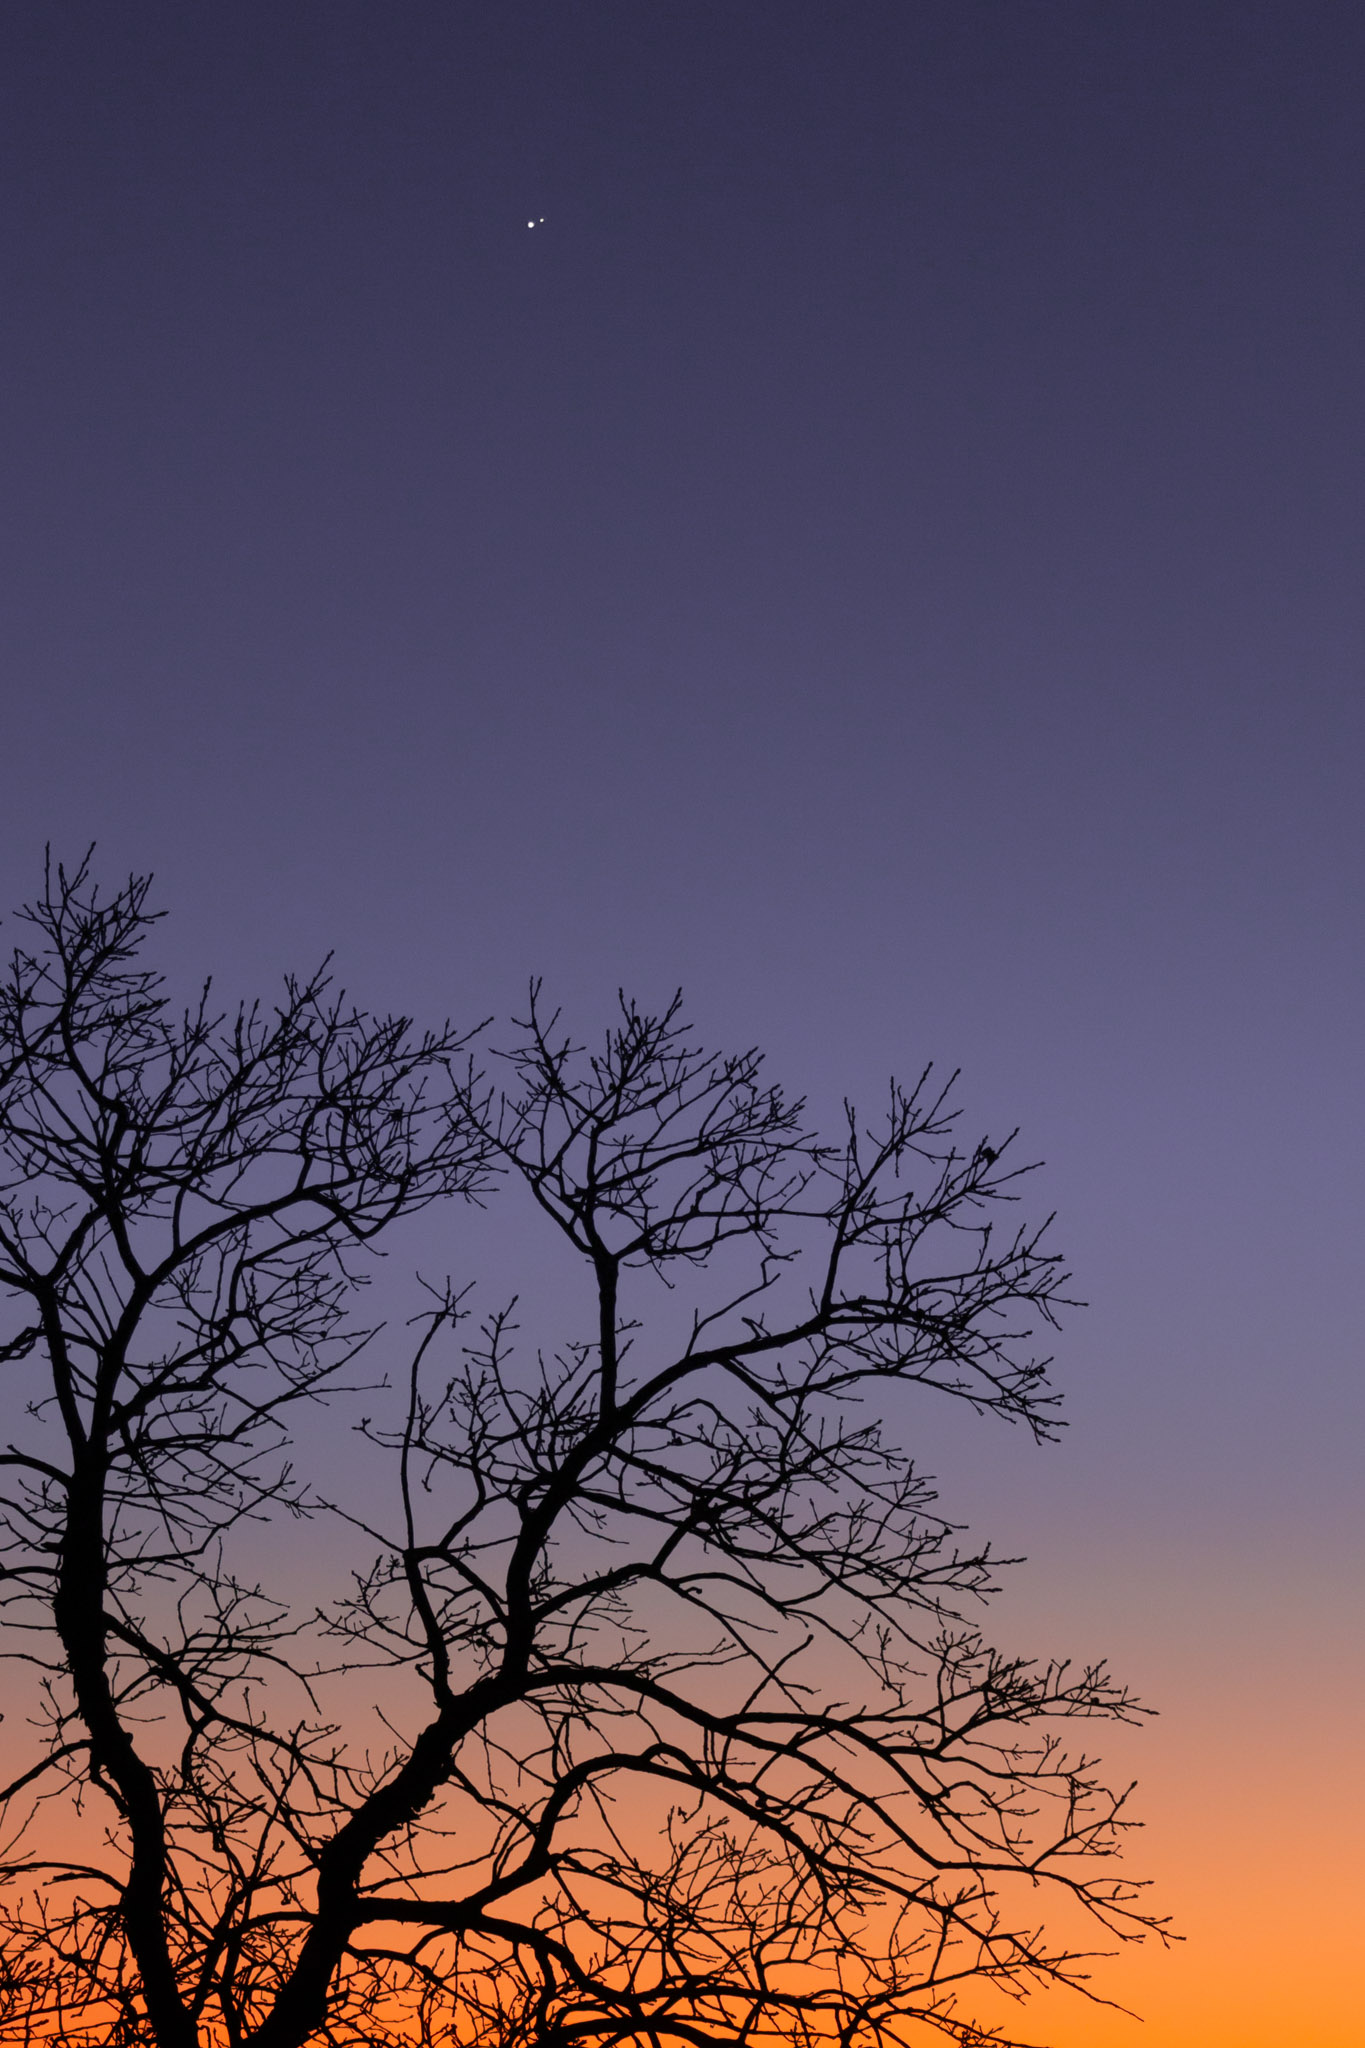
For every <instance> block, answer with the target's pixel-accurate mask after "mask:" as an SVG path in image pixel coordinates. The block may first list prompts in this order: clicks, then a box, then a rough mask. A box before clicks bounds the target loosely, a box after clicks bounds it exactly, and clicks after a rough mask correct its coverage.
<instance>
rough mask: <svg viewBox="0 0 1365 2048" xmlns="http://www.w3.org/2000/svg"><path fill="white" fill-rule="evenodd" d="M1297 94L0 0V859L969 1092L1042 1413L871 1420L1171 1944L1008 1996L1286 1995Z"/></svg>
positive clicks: (254, 936)
mask: <svg viewBox="0 0 1365 2048" xmlns="http://www.w3.org/2000/svg"><path fill="white" fill-rule="evenodd" d="M1362 107H1365V11H1362V9H1361V8H1360V7H1359V5H1347V4H1333V0H1294V4H1290V0H1274V4H1258V0H1179V4H1173V0H1140V4H1139V0H1013V4H1007V0H992V4H983V0H925V4H918V0H891V4H883V0H846V4H841V5H834V4H821V5H816V4H812V0H782V4H771V0H717V4H713V0H687V4H666V0H629V4H627V0H573V4H569V0H542V4H519V0H507V4H496V0H494V4H490V0H482V4H477V5H475V4H453V0H452V4H444V5H438V4H433V0H385V4H382V5H380V4H378V0H370V4H357V0H268V4H266V0H231V4H220V5H213V6H206V5H196V6H187V5H184V4H177V5H170V4H160V0H135V4H130V5H122V6H110V5H108V4H107V0H99V4H94V0H78V4H65V0H44V4H42V5H37V4H30V5H20V6H14V7H10V8H8V9H7V10H5V14H4V19H3V22H2V23H0V178H2V179H3V205H2V206H0V445H2V446H3V465H4V490H3V494H2V502H0V519H2V520H3V567H2V569H0V656H2V663H0V675H2V676H3V691H4V718H3V726H0V762H2V763H3V767H2V771H0V791H2V794H3V802H0V882H2V883H3V897H4V900H5V902H6V903H7V904H8V903H15V902H17V901H19V900H20V899H22V898H23V897H24V896H26V895H28V894H30V893H31V892H32V890H33V888H34V887H35V885H36V883H37V880H38V877H39V871H40V863H41V855H42V847H43V843H44V841H45V840H49V839H50V840H51V841H52V842H53V843H54V845H55V847H56V848H57V849H58V850H59V851H63V852H65V853H67V854H70V853H71V852H72V851H79V849H81V848H83V846H84V845H85V843H86V842H87V841H88V840H90V839H96V840H98V841H99V843H100V846H101V851H102V860H103V862H104V864H105V866H106V869H107V871H108V872H110V873H112V874H117V873H119V872H121V871H126V870H127V869H128V868H129V867H130V866H136V867H138V868H145V867H150V868H153V869H154V870H155V871H156V872H157V874H158V875H159V876H160V878H161V893H162V899H163V901H165V902H166V903H167V904H168V905H169V906H170V907H171V908H172V909H173V911H174V913H175V915H174V918H173V921H172V923H171V924H170V925H169V926H168V927H166V929H165V944H166V950H167V957H168V958H169V959H170V961H171V963H172V964H173V966H174V967H175V969H176V971H177V972H179V973H183V974H185V975H191V974H193V975H198V974H199V973H200V972H202V971H203V970H205V969H207V968H212V969H213V970H214V971H215V973H217V974H218V975H219V976H220V977H221V980H222V983H223V985H224V987H225V988H226V989H229V990H232V991H237V990H239V989H242V990H246V989H250V990H255V989H257V988H269V987H270V986H271V985H272V984H273V982H274V981H275V979H276V977H277V976H278V975H279V973H280V972H281V971H282V970H283V969H285V968H287V967H290V966H294V967H304V966H310V965H312V964H313V963H314V962H315V961H316V959H317V958H318V957H319V956H320V955H321V954H322V953H323V952H324V951H326V950H327V949H328V948H330V947H335V948H336V950H337V953H338V956H339V961H340V964H341V966H342V968H343V970H344V973H345V976H346V979H347V981H348V983H349V984H350V986H351V987H352V988H353V989H354V990H355V991H356V993H357V994H358V995H360V996H361V997H363V998H364V999H366V1000H368V1001H371V1002H374V1003H377V1004H381V1005H384V1006H388V1005H391V1004H401V1005H403V1006H407V1007H413V1008H415V1009H416V1010H417V1011H418V1012H419V1014H422V1013H429V1012H432V1011H439V1012H441V1013H444V1012H446V1011H447V1010H452V1011H453V1012H454V1013H455V1014H456V1015H457V1016H458V1017H461V1018H465V1019H469V1020H471V1021H472V1020H473V1019H474V1018H475V1017H477V1016H480V1015H483V1014H485V1013H486V1012H488V1011H505V1010H506V1009H507V1008H508V1006H509V1005H514V1004H515V1001H516V998H517V996H518V994H519V992H520V991H521V990H522V988H523V987H524V984H525V981H526V978H527V976H528V975H529V974H530V973H532V972H538V973H542V974H544V975H545V976H546V978H547V981H548V983H549V985H550V986H551V987H552V988H553V989H554V990H555V991H556V992H558V993H560V994H562V996H563V998H564V999H565V1001H566V1002H567V1003H568V1004H569V1006H570V1008H571V1010H572V1012H573V1014H574V1015H575V1016H576V1017H577V1018H579V1019H580V1020H582V1022H583V1023H584V1024H585V1025H588V1026H591V1025H595V1024H596V1022H597V1020H599V1019H601V1018H603V1017H604V1014H605V1010H606V1007H607V1005H608V1004H609V1003H610V1001H611V999H612V996H613V994H614V991H615V989H616V987H617V985H618V984H619V983H622V982H624V983H625V984H626V985H627V986H628V987H629V988H631V989H633V990H635V991H637V992H638V993H639V994H640V995H641V996H642V997H643V998H646V999H655V998H661V997H665V996H666V995H667V994H668V993H669V992H670V991H671V990H672V988H673V987H674V986H675V985H676V984H677V983H680V982H681V983H682V984H684V986H685V987H686V989H687V991H688V994H689V997H690V1000H691V1006H692V1009H693V1012H694V1014H695V1015H696V1016H697V1017H698V1018H699V1019H700V1020H701V1022H702V1024H703V1025H704V1026H705V1027H706V1030H707V1032H708V1034H709V1036H710V1037H711V1038H712V1039H713V1040H717V1041H720V1042H722V1043H732V1042H736V1041H742V1042H744V1043H749V1042H752V1041H758V1042H761V1043H763V1044H764V1045H766V1046H768V1047H769V1048H770V1049H771V1054H772V1059H773V1064H774V1067H775V1069H776V1071H777V1072H778V1073H779V1074H780V1075H781V1076H782V1077H783V1078H784V1079H785V1080H787V1081H788V1082H789V1083H790V1084H791V1085H792V1086H794V1087H796V1088H798V1089H805V1090H808V1091H809V1093H810V1094H811V1096H812V1097H813V1099H814V1100H815V1101H816V1102H817V1103H818V1104H819V1105H821V1107H822V1108H825V1109H828V1108H829V1107H831V1106H833V1105H837V1102H838V1099H839V1097H840V1096H841V1094H843V1093H844V1092H845V1091H846V1090H847V1091H852V1092H853V1093H855V1094H859V1095H861V1096H862V1097H863V1098H864V1099H866V1098H867V1097H868V1096H869V1095H870V1094H872V1093H874V1092H877V1091H879V1090H880V1088H881V1085H882V1081H883V1078H884V1076H885V1074H886V1073H887V1071H888V1070H890V1069H892V1068H894V1069H896V1070H897V1071H899V1072H902V1073H906V1072H910V1071H912V1070H916V1071H917V1070H918V1067H919V1066H920V1065H921V1064H922V1063H923V1062H924V1060H925V1059H927V1058H931V1057H932V1058H934V1059H937V1060H940V1061H942V1062H944V1063H945V1064H946V1065H948V1066H949V1067H951V1066H955V1065H959V1064H960V1065H961V1066H962V1067H963V1069H964V1082H963V1097H964V1100H965V1102H966V1103H967V1104H968V1105H969V1120H970V1121H971V1122H972V1123H973V1124H979V1125H980V1127H982V1128H984V1129H988V1130H991V1131H993V1132H998V1131H999V1130H1000V1129H1002V1128H1007V1127H1008V1126H1009V1125H1011V1124H1013V1123H1016V1122H1018V1123H1021V1124H1022V1125H1023V1126H1024V1131H1025V1138H1026V1143H1027V1146H1028V1149H1029V1150H1030V1152H1033V1153H1036V1154H1039V1155H1041V1156H1043V1157H1045V1158H1046V1160H1047V1162H1048V1170H1047V1174H1046V1181H1045V1184H1040V1189H1039V1199H1040V1200H1042V1201H1043V1202H1044V1203H1045V1204H1046V1205H1048V1206H1052V1205H1055V1206H1056V1207H1057V1209H1058V1211H1059V1212H1060V1219H1061V1231H1060V1234H1061V1240H1062V1242H1063V1243H1064V1244H1065V1246H1066V1247H1067V1249H1068V1251H1069V1253H1070V1255H1071V1258H1072V1262H1073V1265H1074V1269H1075V1272H1076V1275H1077V1284H1078V1289H1079V1291H1080V1292H1081V1293H1082V1294H1084V1295H1085V1296H1086V1297H1087V1298H1088V1300H1089V1302H1090V1304H1091V1306H1090V1308H1089V1310H1088V1311H1087V1312H1086V1313H1085V1314H1084V1315H1078V1316H1077V1317H1076V1318H1074V1320H1073V1322H1072V1324H1071V1326H1070V1327H1069V1328H1068V1330H1067V1332H1066V1333H1065V1337H1064V1340H1063V1343H1062V1347H1061V1354H1060V1356H1061V1365H1062V1377H1063V1381H1064V1384H1065V1385H1066V1387H1067V1389H1068V1391H1069V1402H1070V1406H1069V1412H1070V1416H1071V1421H1072V1428H1071V1429H1070V1431H1069V1432H1068V1435H1067V1439H1066V1441H1065V1443H1064V1445H1063V1446H1062V1448H1061V1449H1059V1450H1054V1451H1047V1452H1040V1451H1036V1450H1032V1449H1030V1447H1029V1446H1028V1445H1027V1444H1026V1443H1024V1442H1023V1441H1022V1440H1021V1439H1020V1438H1019V1437H1018V1435H1017V1433H1011V1432H1009V1431H1001V1430H992V1429H990V1428H989V1427H987V1426H985V1425H979V1426H976V1427H973V1428H972V1429H970V1430H961V1429H959V1428H957V1427H956V1425H953V1426H951V1427H950V1426H949V1422H948V1421H945V1422H944V1423H943V1426H942V1434H941V1438H940V1439H939V1440H935V1441H934V1442H932V1443H931V1444H930V1445H929V1454H930V1462H931V1463H936V1464H937V1466H938V1468H939V1469H940V1470H941V1472H942V1473H943V1476H944V1480H945V1495H946V1499H947V1501H948V1503H949V1505H950V1507H952V1508H953V1509H954V1510H957V1511H959V1512H960V1513H962V1514H963V1515H966V1516H970V1517H971V1518H972V1519H973V1520H974V1522H975V1523H976V1525H977V1526H978V1527H981V1528H982V1529H984V1530H985V1531H987V1532H988V1533H990V1534H991V1535H992V1536H993V1537H994V1538H996V1539H997V1541H998V1542H999V1543H1000V1545H1001V1547H1003V1548H1004V1549H1006V1550H1014V1549H1018V1550H1023V1551H1026V1552H1027V1553H1028V1555H1029V1558H1030V1560H1031V1561H1030V1564H1029V1565H1028V1567H1027V1568H1026V1569H1025V1570H1024V1572H1022V1573H1021V1574H1020V1575H1019V1576H1018V1583H1017V1584H1016V1585H1015V1586H1014V1587H1013V1588H1012V1589H1011V1591H1010V1593H1009V1595H1008V1596H1007V1599H1006V1600H1005V1602H1004V1603H1003V1605H1002V1608H1001V1616H1000V1622H999V1626H1000V1628H1001V1630H1002V1631H1004V1632H1005V1633H1006V1635H1007V1636H1009V1637H1010V1638H1011V1640H1013V1638H1014V1636H1015V1635H1016V1634H1017V1636H1018V1642H1019V1645H1020V1646H1026V1647H1032V1648H1036V1649H1039V1650H1050V1649H1068V1648H1074V1649H1075V1650H1076V1651H1077V1652H1079V1653H1081V1654H1086V1655H1088V1654H1092V1653H1094V1652H1097V1651H1106V1652H1108V1653H1110V1654H1111V1655H1112V1657H1113V1658H1114V1660H1115V1662H1116V1663H1117V1664H1118V1666H1119V1667H1120V1668H1121V1670H1122V1671H1123V1673H1124V1674H1125V1675H1126V1676H1128V1677H1130V1678H1131V1679H1132V1681H1133V1682H1134V1684H1135V1685H1136V1686H1137V1687H1138V1689H1139V1690H1140V1691H1141V1692H1143V1693H1144V1694H1145V1695H1147V1696H1149V1697H1150V1698H1152V1700H1153V1701H1154V1702H1155V1703H1156V1704H1157V1705H1159V1706H1160V1707H1161V1709H1162V1718H1161V1719H1160V1720H1159V1721H1158V1722H1157V1723H1156V1724H1155V1725H1154V1727H1153V1728H1152V1730H1150V1731H1149V1732H1148V1733H1146V1734H1145V1735H1144V1736H1143V1737H1142V1738H1141V1740H1140V1742H1139V1743H1138V1744H1137V1745H1136V1746H1135V1748H1134V1749H1133V1752H1132V1756H1131V1758H1130V1756H1129V1754H1128V1752H1127V1751H1125V1752H1124V1754H1123V1758H1122V1762H1123V1764H1124V1766H1125V1767H1126V1766H1127V1764H1128V1763H1129V1762H1131V1763H1132V1765H1133V1767H1134V1769H1135V1770H1137V1771H1138V1773H1139V1774H1140V1775H1141V1777H1142V1779H1143V1782H1144V1795H1143V1802H1142V1807H1141V1811H1142V1813H1143V1814H1144V1815H1145V1817H1146V1818H1147V1820H1148V1822H1149V1828H1148V1832H1147V1835H1146V1837H1145V1838H1143V1840H1142V1841H1141V1843H1140V1844H1139V1846H1138V1847H1137V1848H1136V1849H1135V1850H1134V1852H1133V1860H1134V1862H1135V1864H1141V1865H1142V1866H1143V1867H1144V1868H1146V1869H1147V1870H1149V1871H1150V1872H1151V1873H1152V1874H1153V1875H1154V1876H1155V1877H1156V1878H1157V1879H1158V1881H1159V1885H1160V1892H1161V1896H1162V1898H1163V1900H1164V1901H1165V1902H1166V1903H1167V1904H1168V1905H1169V1908H1170V1910H1171V1911H1172V1912H1173V1913H1174V1914H1175V1915H1176V1917H1177V1920H1178V1922H1179V1925H1180V1926H1181V1928H1182V1930H1183V1931H1184V1932H1185V1933H1186V1935H1187V1936H1188V1940H1187V1942H1186V1944H1185V1946H1184V1947H1183V1948H1182V1949H1181V1950H1179V1951H1177V1952H1176V1953H1175V1954H1174V1955H1173V1956H1166V1957H1163V1956H1161V1955H1160V1954H1152V1955H1147V1956H1144V1957H1143V1958H1141V1959H1136V1960H1134V1959H1131V1958H1130V1959H1126V1960H1125V1961H1124V1962H1123V1963H1122V1964H1120V1965H1118V1966H1116V1968H1115V1969H1114V1970H1113V1971H1111V1972H1110V1973H1109V1974H1108V1975H1107V1976H1106V1977H1104V1978H1103V1979H1102V1980H1101V1982H1102V1985H1103V1987H1104V1988H1106V1989H1108V1990H1110V1991H1112V1992H1113V1994H1114V1995H1116V1996H1119V1997H1122V1998H1124V1999H1126V2000H1129V2001H1131V2002H1132V2003H1133V2004H1134V2005H1135V2006H1136V2007H1137V2008H1138V2010H1140V2011H1141V2012H1143V2013H1145V2014H1146V2016H1147V2019H1146V2024H1145V2026H1141V2027H1139V2026H1137V2025H1136V2024H1134V2023H1133V2022H1131V2021H1127V2020H1124V2019H1121V2018H1118V2017H1115V2016H1111V2015H1105V2014H1098V2013H1096V2012H1094V2011H1087V2010H1085V2009H1082V2008H1075V2007H1070V2006H1069V2007H1067V2008H1065V2009H1063V2010H1061V2011H1059V2012H1058V2013H1056V2014H1053V2013H1051V2012H1050V2011H1049V2012H1048V2013H1047V2014H1044V2013H1042V2012H1041V2011H1039V2012H1037V2013H1035V2015H1034V2016H1033V2019H1032V2022H1031V2024H1032V2026H1033V2031H1034V2033H1035V2034H1036V2035H1037V2036H1038V2038H1040V2039H1042V2038H1045V2037H1046V2038H1051V2039H1054V2040H1055V2041H1057V2042H1058V2043H1059V2044H1061V2048H1195V2044H1199V2048H1349V2044H1350V2043H1351V2042H1353V2041H1356V2040H1358V2039H1359V2038H1360V2036H1359V2031H1358V2029H1359V2025H1360V2020H1359V1989H1358V1974H1359V1973H1358V1964H1355V1961H1354V1957H1353V1951H1355V1954H1356V1955H1358V1946H1359V1929H1360V1920H1361V1914H1362V1908H1363V1907H1365V1880H1363V1879H1362V1872H1361V1861H1360V1850H1359V1841H1360V1838H1361V1833H1362V1825H1363V1824H1365V1811H1363V1810H1362V1809H1363V1808H1365V1796H1363V1793H1365V1787H1363V1783H1362V1780H1363V1777H1365V1773H1363V1771H1362V1762H1361V1746H1360V1743H1361V1731H1360V1722H1359V1700H1360V1698H1361V1696H1362V1691H1363V1690H1365V1653H1363V1652H1362V1648H1361V1633H1360V1601H1359V1584H1360V1566H1361V1560H1362V1549H1365V1544H1362V1536H1363V1535H1365V1527H1363V1526H1362V1525H1363V1523H1365V1516H1363V1515H1362V1508H1361V1486H1360V1479H1359V1474H1360V1467H1361V1443H1362V1431H1361V1424H1362V1420H1365V1415H1363V1413H1362V1411H1363V1410H1365V1401H1363V1400H1362V1393H1361V1385H1362V1382H1361V1374H1360V1370H1359V1362H1358V1361H1359V1349H1360V1338H1359V1317H1358V1305H1357V1295H1358V1272H1359V1264H1360V1260H1359V1250H1358V1245H1359V1238H1360V1226H1361V1208H1362V1170H1361V1152H1360V1118H1359V1111H1360V1086H1359V1059H1360V1052H1359V1047H1360V1025H1361V999H1362V964H1361V963H1362V951H1361V884H1362V805H1361V795H1360V790H1361V779H1362V760H1363V757H1365V756H1363V749H1362V737H1363V734H1362V726H1363V725H1365V717H1363V715H1362V656H1363V653H1365V561H1363V560H1362V538H1363V537H1365V502H1363V500H1362V474H1363V473H1365V461H1363V459H1365V447H1363V445H1362V444H1363V443H1365V121H1363V120H1362ZM542 217H543V225H539V224H538V225H537V226H536V227H534V228H533V229H529V230H528V228H527V225H526V223H527V221H528V219H534V220H535V221H536V222H537V223H540V222H541V221H542Z"/></svg>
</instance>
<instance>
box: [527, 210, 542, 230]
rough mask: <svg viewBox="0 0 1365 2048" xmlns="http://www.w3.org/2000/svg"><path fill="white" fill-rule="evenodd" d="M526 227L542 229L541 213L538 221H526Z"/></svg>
mask: <svg viewBox="0 0 1365 2048" xmlns="http://www.w3.org/2000/svg"><path fill="white" fill-rule="evenodd" d="M526 225H527V227H528V228H543V227H544V225H545V216H544V214H543V213H542V215H541V216H540V219H539V220H528V221H527V223H526Z"/></svg>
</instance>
